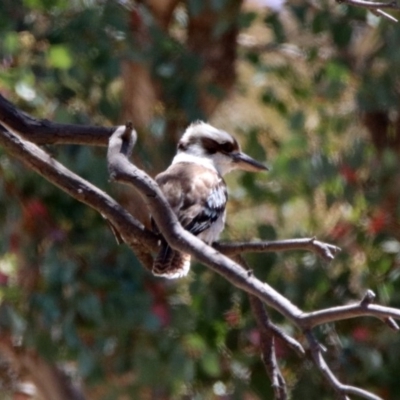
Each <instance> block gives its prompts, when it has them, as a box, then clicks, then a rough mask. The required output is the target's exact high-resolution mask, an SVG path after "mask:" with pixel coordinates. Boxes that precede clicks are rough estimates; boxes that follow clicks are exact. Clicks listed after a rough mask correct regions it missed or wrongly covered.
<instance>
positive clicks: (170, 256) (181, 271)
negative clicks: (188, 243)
mask: <svg viewBox="0 0 400 400" xmlns="http://www.w3.org/2000/svg"><path fill="white" fill-rule="evenodd" d="M189 269H190V254H184V253H180V252H179V251H176V250H174V249H172V248H171V247H170V246H169V245H168V244H167V243H166V242H164V241H163V242H162V243H161V248H160V251H159V252H158V254H157V256H156V258H155V260H154V263H153V274H154V275H157V276H162V277H164V278H168V279H176V278H182V277H183V276H186V275H187V274H188V272H189Z"/></svg>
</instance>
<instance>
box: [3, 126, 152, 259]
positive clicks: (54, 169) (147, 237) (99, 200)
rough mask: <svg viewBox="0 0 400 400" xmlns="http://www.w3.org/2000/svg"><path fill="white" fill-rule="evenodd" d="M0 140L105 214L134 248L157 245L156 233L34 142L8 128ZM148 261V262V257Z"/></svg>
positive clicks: (76, 196)
mask: <svg viewBox="0 0 400 400" xmlns="http://www.w3.org/2000/svg"><path fill="white" fill-rule="evenodd" d="M0 144H1V145H2V146H3V147H4V149H5V150H7V151H8V153H9V154H11V155H13V156H14V157H16V158H17V159H19V160H20V161H21V162H23V163H24V164H25V165H27V166H29V167H30V168H31V169H33V170H34V171H36V172H37V173H38V174H40V175H42V176H43V177H45V178H46V179H47V180H48V181H50V182H51V183H53V184H54V185H56V186H58V187H59V188H60V189H62V190H64V191H65V192H66V193H68V194H69V195H70V196H72V197H74V198H75V199H77V200H79V201H81V202H82V203H85V204H87V205H88V206H90V207H92V208H93V209H95V210H96V211H98V212H99V213H100V214H101V215H103V216H104V217H105V218H107V219H108V220H109V221H110V222H111V223H112V224H113V225H114V226H115V227H116V229H117V230H118V231H119V233H120V234H121V236H122V237H123V238H124V240H125V242H126V243H128V244H129V245H130V246H132V248H133V249H134V250H136V251H138V250H141V252H142V253H143V250H144V248H147V249H148V251H150V250H152V249H155V248H156V246H157V238H156V236H155V235H154V234H153V233H152V232H150V231H148V230H147V229H146V228H145V227H144V226H143V225H142V224H140V223H139V222H138V221H137V220H136V219H134V218H133V217H132V215H131V214H129V213H128V212H127V211H126V210H125V209H124V208H123V207H121V205H120V204H118V203H117V202H116V201H115V200H114V199H113V198H112V197H110V196H109V195H108V194H106V193H104V192H103V191H101V190H100V189H98V188H97V187H96V186H94V185H92V184H91V183H90V182H87V181H85V180H84V179H82V178H81V177H80V176H78V175H76V174H74V173H73V172H71V171H70V170H69V169H67V168H66V167H64V166H63V165H62V164H61V163H59V162H58V161H56V160H55V159H53V158H52V157H51V156H49V155H48V154H47V153H46V152H45V151H43V150H42V149H40V148H39V147H37V146H36V145H35V144H33V143H30V142H28V141H26V140H24V139H22V138H20V137H19V136H17V135H15V134H14V133H12V132H9V131H7V130H3V131H2V132H1V134H0ZM143 247H144V248H143ZM139 255H140V254H139ZM142 261H144V260H142ZM147 263H150V260H149V261H148V262H147Z"/></svg>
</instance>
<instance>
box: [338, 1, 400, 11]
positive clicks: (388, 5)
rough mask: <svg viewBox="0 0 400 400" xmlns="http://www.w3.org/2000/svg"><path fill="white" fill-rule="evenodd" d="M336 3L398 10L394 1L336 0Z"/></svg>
mask: <svg viewBox="0 0 400 400" xmlns="http://www.w3.org/2000/svg"><path fill="white" fill-rule="evenodd" d="M336 1H337V3H339V4H342V3H345V4H349V5H351V6H357V7H363V8H369V9H375V10H376V9H379V8H389V9H391V10H399V9H400V7H399V5H398V4H397V2H396V1H389V2H387V3H381V2H379V1H366V0H336Z"/></svg>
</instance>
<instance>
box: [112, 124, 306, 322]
mask: <svg viewBox="0 0 400 400" xmlns="http://www.w3.org/2000/svg"><path fill="white" fill-rule="evenodd" d="M124 129H125V128H123V127H120V128H118V129H117V130H116V131H115V132H114V134H113V135H112V136H111V138H110V146H109V151H108V155H107V158H108V165H109V171H110V175H111V177H112V178H113V179H115V180H116V181H118V182H121V183H125V184H128V185H131V186H133V187H135V188H136V189H137V190H138V191H139V193H140V194H141V195H142V196H143V198H144V200H145V201H146V203H147V206H148V208H149V211H150V213H151V215H152V217H153V218H154V220H155V222H156V224H157V226H158V227H159V229H160V231H161V233H162V235H163V236H164V238H165V240H166V241H167V242H168V244H169V245H170V246H171V247H172V248H174V249H179V250H181V251H184V252H187V253H189V254H191V255H192V256H194V257H195V258H197V260H199V261H200V262H202V263H204V264H205V265H207V266H209V267H210V268H212V269H213V270H214V271H215V272H217V273H218V274H220V275H222V276H224V277H225V278H226V279H227V280H228V281H230V282H231V283H232V284H234V285H235V286H236V287H238V288H241V289H243V290H244V291H246V292H247V293H250V294H254V295H255V296H257V297H258V298H260V299H261V300H262V301H264V302H266V303H267V304H269V305H270V306H271V307H273V308H275V309H276V310H277V311H278V312H280V313H281V314H282V315H284V316H286V317H287V318H288V319H289V320H291V321H296V320H297V318H299V317H300V315H301V313H302V312H301V310H300V309H298V308H297V307H296V306H295V305H294V304H292V303H291V302H290V301H289V300H288V299H286V298H285V297H284V296H282V295H281V294H280V293H278V292H277V291H275V290H274V289H273V288H272V287H271V286H269V285H268V284H266V283H263V282H261V281H260V280H258V279H257V278H255V277H254V276H252V275H249V274H248V273H247V272H246V271H245V270H244V269H243V268H242V267H241V266H239V265H237V264H236V263H234V262H233V261H232V260H230V259H229V258H227V257H226V256H224V255H222V254H221V253H219V252H218V251H216V250H215V249H214V248H212V247H210V246H208V245H207V244H205V243H204V242H203V241H202V240H200V239H198V238H197V237H195V236H193V235H192V234H191V233H190V232H188V231H186V230H185V229H183V228H182V226H181V225H180V224H179V222H178V219H177V217H176V215H175V214H174V212H173V211H172V210H171V208H170V207H169V204H168V202H167V200H166V199H165V197H164V195H163V193H162V192H161V190H160V189H159V187H158V185H157V184H156V183H155V182H154V180H153V179H151V178H150V177H149V176H148V175H147V174H146V173H144V172H143V171H141V170H140V169H138V168H136V167H135V166H134V165H133V164H131V163H130V162H129V160H128V158H127V157H129V156H130V151H131V149H132V145H131V144H124V140H123V137H122V135H123V132H124Z"/></svg>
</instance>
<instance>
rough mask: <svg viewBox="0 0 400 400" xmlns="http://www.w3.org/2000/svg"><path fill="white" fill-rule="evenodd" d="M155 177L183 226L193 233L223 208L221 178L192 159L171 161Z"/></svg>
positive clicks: (225, 200)
mask: <svg viewBox="0 0 400 400" xmlns="http://www.w3.org/2000/svg"><path fill="white" fill-rule="evenodd" d="M156 181H157V183H158V185H159V186H160V188H161V190H162V191H163V193H164V195H165V197H166V198H167V200H168V202H169V204H170V205H171V208H172V209H173V211H174V212H175V214H176V215H177V216H178V219H179V222H180V223H181V224H182V226H183V227H184V228H185V229H186V230H188V231H189V232H191V233H192V234H194V235H198V234H199V233H201V232H203V231H205V230H206V229H208V228H209V227H210V226H211V224H212V223H213V222H215V221H216V220H217V219H218V218H219V217H220V216H221V214H223V213H224V211H225V205H226V202H227V200H228V194H227V191H226V184H225V182H224V181H223V179H222V178H221V177H220V176H219V175H218V174H217V173H213V172H212V171H211V173H210V170H209V169H208V168H205V167H202V166H201V165H196V164H192V163H178V164H173V165H172V166H171V167H169V168H168V169H167V170H166V171H165V172H163V173H161V174H159V175H158V176H157V177H156Z"/></svg>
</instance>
